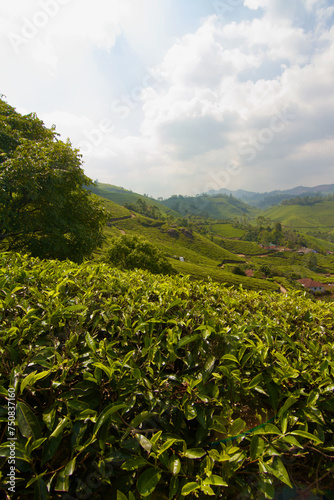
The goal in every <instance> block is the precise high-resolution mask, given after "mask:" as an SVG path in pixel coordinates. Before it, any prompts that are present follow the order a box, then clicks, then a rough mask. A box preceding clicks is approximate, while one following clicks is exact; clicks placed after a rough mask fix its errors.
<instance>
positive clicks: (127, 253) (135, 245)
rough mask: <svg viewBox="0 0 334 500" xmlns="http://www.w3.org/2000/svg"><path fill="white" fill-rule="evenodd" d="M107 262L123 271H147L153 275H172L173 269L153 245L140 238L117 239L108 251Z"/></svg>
mask: <svg viewBox="0 0 334 500" xmlns="http://www.w3.org/2000/svg"><path fill="white" fill-rule="evenodd" d="M106 262H108V263H109V264H113V265H114V266H116V267H119V268H121V269H146V270H147V271H150V272H151V273H153V274H172V273H173V272H174V270H173V267H172V266H171V264H170V263H169V262H168V260H167V258H166V257H165V256H164V255H163V253H162V252H161V251H160V250H159V249H158V248H157V247H156V246H154V245H152V243H150V242H149V241H147V240H144V239H143V238H139V237H138V236H127V235H123V236H120V237H119V238H115V239H114V240H113V242H112V245H111V247H110V248H109V249H108V251H107V255H106Z"/></svg>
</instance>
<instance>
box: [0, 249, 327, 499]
mask: <svg viewBox="0 0 334 500" xmlns="http://www.w3.org/2000/svg"><path fill="white" fill-rule="evenodd" d="M0 268H1V274H0V318H1V319H0V355H1V362H0V377H1V378H0V393H1V408H0V412H1V413H0V419H1V433H0V439H1V445H0V471H1V478H0V482H1V484H0V486H1V488H2V489H3V491H7V494H8V495H9V492H8V482H7V478H8V476H7V474H8V470H9V457H10V448H9V441H8V432H7V431H8V429H7V423H8V400H9V398H10V397H12V395H13V389H14V391H15V398H16V437H17V441H15V443H16V447H15V453H16V456H15V460H16V462H15V468H16V490H15V493H14V494H11V495H9V496H8V497H9V498H18V499H43V500H44V499H64V500H73V499H84V498H91V499H101V498H103V499H104V498H108V499H109V498H110V499H112V500H113V499H115V500H126V499H127V500H133V499H141V498H144V499H145V498H146V499H174V498H175V499H182V498H189V499H192V498H200V499H201V498H208V497H215V498H221V499H239V500H240V499H246V498H249V499H251V498H253V499H261V498H287V499H290V498H333V496H331V495H332V493H331V492H332V491H333V484H334V467H333V459H334V437H333V431H334V397H333V391H334V377H333V375H334V327H333V306H332V305H331V304H328V303H323V302H314V301H312V300H310V299H308V298H307V297H306V296H305V295H304V294H303V293H302V292H291V293H290V294H288V295H284V296H283V295H279V294H277V293H272V294H270V293H265V292H256V291H244V290H242V289H241V288H224V287H222V286H220V285H219V284H217V283H212V282H191V281H189V280H188V279H187V278H184V277H179V276H176V277H165V276H157V275H151V274H149V273H148V272H142V271H131V272H122V271H119V270H116V269H114V268H112V267H109V266H108V265H106V264H96V263H95V264H94V263H91V262H86V263H84V264H81V265H76V264H73V263H71V262H61V263H60V262H57V261H40V260H38V259H31V258H28V257H25V256H20V255H15V254H11V253H6V254H2V255H1V256H0Z"/></svg>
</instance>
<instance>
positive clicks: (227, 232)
mask: <svg viewBox="0 0 334 500" xmlns="http://www.w3.org/2000/svg"><path fill="white" fill-rule="evenodd" d="M208 228H209V230H210V232H211V233H213V234H216V235H218V236H222V237H223V238H241V237H242V236H243V235H244V234H245V231H244V230H243V229H238V228H235V227H233V226H232V225H231V224H209V226H208Z"/></svg>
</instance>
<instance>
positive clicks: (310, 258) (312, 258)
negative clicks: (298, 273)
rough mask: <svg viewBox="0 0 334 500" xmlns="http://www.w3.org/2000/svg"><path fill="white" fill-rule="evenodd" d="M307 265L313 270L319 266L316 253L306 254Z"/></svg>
mask: <svg viewBox="0 0 334 500" xmlns="http://www.w3.org/2000/svg"><path fill="white" fill-rule="evenodd" d="M306 265H307V267H308V268H309V269H310V270H311V271H316V269H317V266H318V260H317V256H316V255H315V254H314V253H309V254H308V255H307V256H306Z"/></svg>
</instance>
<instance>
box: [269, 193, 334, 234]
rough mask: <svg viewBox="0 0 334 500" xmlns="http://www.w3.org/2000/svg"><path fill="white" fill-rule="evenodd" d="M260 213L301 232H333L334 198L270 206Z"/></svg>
mask: <svg viewBox="0 0 334 500" xmlns="http://www.w3.org/2000/svg"><path fill="white" fill-rule="evenodd" d="M261 215H263V216H265V217H268V218H269V219H271V220H273V221H279V222H281V223H282V224H283V225H284V226H287V227H291V228H294V229H298V230H301V231H303V232H305V231H308V232H309V231H315V232H316V231H327V232H330V233H334V200H326V199H325V200H323V201H318V202H317V203H314V204H310V205H300V204H291V205H290V204H289V205H281V206H278V207H271V208H269V209H268V210H265V211H263V212H262V214H261Z"/></svg>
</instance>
